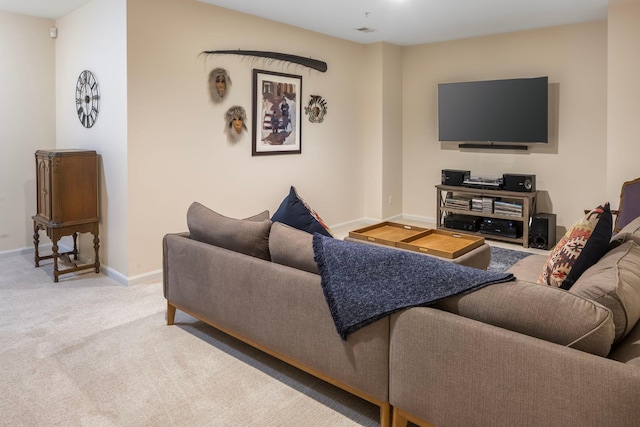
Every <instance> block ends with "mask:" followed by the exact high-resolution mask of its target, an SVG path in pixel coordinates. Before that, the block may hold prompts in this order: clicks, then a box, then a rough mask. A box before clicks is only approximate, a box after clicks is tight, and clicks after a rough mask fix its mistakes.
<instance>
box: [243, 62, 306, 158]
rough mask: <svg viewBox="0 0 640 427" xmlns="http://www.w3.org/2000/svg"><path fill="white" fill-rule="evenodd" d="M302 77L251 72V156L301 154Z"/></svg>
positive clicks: (257, 71) (259, 71)
mask: <svg viewBox="0 0 640 427" xmlns="http://www.w3.org/2000/svg"><path fill="white" fill-rule="evenodd" d="M301 96H302V76H297V75H294V74H285V73H277V72H273V71H265V70H258V69H254V70H253V126H252V127H253V132H252V133H253V142H252V151H251V155H252V156H261V155H270V154H300V153H302V140H301V126H300V123H301V118H302V105H301V102H300V99H301Z"/></svg>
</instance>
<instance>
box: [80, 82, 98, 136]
mask: <svg viewBox="0 0 640 427" xmlns="http://www.w3.org/2000/svg"><path fill="white" fill-rule="evenodd" d="M76 110H77V111H78V119H80V123H82V126H84V127H86V128H90V127H91V126H93V124H94V123H95V122H96V120H97V119H98V112H99V111H100V90H99V88H98V81H97V80H96V77H95V76H94V75H93V73H92V72H91V71H87V70H84V71H83V72H81V73H80V75H79V76H78V82H77V83H76Z"/></svg>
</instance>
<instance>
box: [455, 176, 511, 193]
mask: <svg viewBox="0 0 640 427" xmlns="http://www.w3.org/2000/svg"><path fill="white" fill-rule="evenodd" d="M462 185H463V186H464V187H469V188H481V189H494V190H499V189H501V188H502V187H503V185H504V179H503V178H487V177H481V176H470V177H469V178H466V179H465V180H464V181H462Z"/></svg>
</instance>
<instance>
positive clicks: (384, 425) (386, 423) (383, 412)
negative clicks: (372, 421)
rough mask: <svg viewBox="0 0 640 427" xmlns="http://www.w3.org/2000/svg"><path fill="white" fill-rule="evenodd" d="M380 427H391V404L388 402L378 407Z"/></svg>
mask: <svg viewBox="0 0 640 427" xmlns="http://www.w3.org/2000/svg"><path fill="white" fill-rule="evenodd" d="M380 427H391V404H390V403H389V402H385V403H383V404H382V405H380Z"/></svg>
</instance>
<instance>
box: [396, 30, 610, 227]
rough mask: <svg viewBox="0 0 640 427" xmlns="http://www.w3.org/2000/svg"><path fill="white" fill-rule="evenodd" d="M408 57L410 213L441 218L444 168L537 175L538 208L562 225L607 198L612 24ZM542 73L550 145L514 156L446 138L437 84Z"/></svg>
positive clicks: (457, 45) (486, 40)
mask: <svg viewBox="0 0 640 427" xmlns="http://www.w3.org/2000/svg"><path fill="white" fill-rule="evenodd" d="M403 58H404V63H403V69H404V78H403V82H404V96H403V100H404V106H403V113H404V125H403V128H404V145H403V155H404V164H403V185H404V206H403V212H404V213H405V214H407V215H411V216H416V217H426V218H434V217H435V214H436V212H435V211H436V204H435V189H434V185H436V184H438V183H439V182H440V171H441V170H442V169H463V170H470V171H471V173H472V174H474V175H480V176H501V175H502V174H503V173H528V174H535V175H536V180H537V182H536V184H537V188H538V189H539V190H541V191H542V192H543V194H542V195H541V198H540V204H539V211H541V212H554V213H556V214H557V215H558V224H560V225H571V224H573V222H575V221H576V220H577V219H578V218H579V217H580V216H581V215H582V210H583V209H584V208H589V207H595V206H596V205H597V204H599V203H602V202H604V201H606V198H607V195H606V178H607V172H606V156H607V114H606V112H607V24H606V22H604V21H602V22H593V23H588V24H580V25H570V26H562V27H555V28H548V29H542V30H535V31H524V32H518V33H512V34H504V35H497V36H490V37H479V38H474V39H466V40H459V41H451V42H446V43H435V44H429V45H422V46H415V47H408V48H405V49H404V55H403ZM537 76H549V83H550V94H551V96H550V98H551V111H552V121H551V123H552V125H551V129H550V139H551V141H550V143H549V144H546V145H540V146H535V147H532V148H530V149H529V150H528V151H526V152H515V151H504V150H470V149H465V150H460V149H458V147H457V144H453V143H440V142H438V133H437V122H436V120H437V85H438V83H445V82H455V81H470V80H490V79H501V78H516V77H537Z"/></svg>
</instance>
